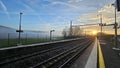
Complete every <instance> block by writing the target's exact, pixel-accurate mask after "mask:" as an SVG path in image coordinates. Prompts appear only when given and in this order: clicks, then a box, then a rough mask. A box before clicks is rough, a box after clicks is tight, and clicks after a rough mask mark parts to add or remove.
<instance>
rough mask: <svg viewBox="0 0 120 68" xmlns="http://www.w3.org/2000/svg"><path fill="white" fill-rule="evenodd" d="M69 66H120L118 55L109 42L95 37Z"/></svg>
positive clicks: (102, 67)
mask: <svg viewBox="0 0 120 68" xmlns="http://www.w3.org/2000/svg"><path fill="white" fill-rule="evenodd" d="M70 68H120V55H119V53H118V51H115V50H113V45H112V44H111V42H107V41H105V40H98V39H97V38H96V40H95V42H94V43H93V44H92V45H90V46H89V47H88V48H87V49H86V50H85V51H84V53H83V54H82V55H81V56H80V57H79V58H78V59H77V60H76V61H75V63H73V65H72V66H71V67H70Z"/></svg>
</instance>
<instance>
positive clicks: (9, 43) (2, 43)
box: [0, 37, 64, 48]
mask: <svg viewBox="0 0 120 68" xmlns="http://www.w3.org/2000/svg"><path fill="white" fill-rule="evenodd" d="M62 39H64V38H63V37H54V38H52V40H51V41H57V40H62ZM49 41H50V39H49V38H39V39H33V38H31V39H21V43H22V44H23V45H26V44H34V43H43V42H49ZM17 44H18V39H10V40H8V39H3V40H0V48H2V47H11V46H16V45H17Z"/></svg>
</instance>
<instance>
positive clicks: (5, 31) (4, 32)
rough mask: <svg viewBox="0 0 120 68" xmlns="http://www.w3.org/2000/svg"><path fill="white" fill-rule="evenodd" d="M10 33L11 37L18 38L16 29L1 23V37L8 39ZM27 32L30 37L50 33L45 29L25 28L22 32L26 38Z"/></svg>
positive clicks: (43, 35) (44, 35)
mask: <svg viewBox="0 0 120 68" xmlns="http://www.w3.org/2000/svg"><path fill="white" fill-rule="evenodd" d="M8 34H9V35H10V38H18V33H17V32H16V29H14V28H11V27H6V26H2V25H0V39H7V38H8ZM26 34H27V36H28V38H37V37H38V35H39V37H46V36H48V34H49V33H48V32H45V31H31V30H24V32H23V33H21V37H22V38H25V36H26Z"/></svg>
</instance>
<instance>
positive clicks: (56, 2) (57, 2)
mask: <svg viewBox="0 0 120 68" xmlns="http://www.w3.org/2000/svg"><path fill="white" fill-rule="evenodd" d="M52 4H53V5H57V4H60V5H65V6H68V7H71V8H76V9H80V7H78V6H75V5H72V4H69V3H66V2H60V1H53V2H52Z"/></svg>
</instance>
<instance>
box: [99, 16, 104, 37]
mask: <svg viewBox="0 0 120 68" xmlns="http://www.w3.org/2000/svg"><path fill="white" fill-rule="evenodd" d="M99 16H100V24H99V25H100V31H101V33H100V37H101V39H102V26H103V23H102V14H99Z"/></svg>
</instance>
